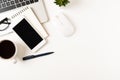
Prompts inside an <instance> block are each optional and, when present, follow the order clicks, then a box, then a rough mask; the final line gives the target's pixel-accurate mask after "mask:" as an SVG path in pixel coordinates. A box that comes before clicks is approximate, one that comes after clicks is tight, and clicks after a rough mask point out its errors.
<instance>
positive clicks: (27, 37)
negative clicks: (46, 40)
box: [13, 19, 43, 49]
mask: <svg viewBox="0 0 120 80" xmlns="http://www.w3.org/2000/svg"><path fill="white" fill-rule="evenodd" d="M13 30H14V31H15V32H16V33H17V34H18V36H19V37H20V38H21V39H22V40H23V41H24V42H25V43H26V44H27V46H28V47H29V48H30V49H33V48H34V47H35V46H36V45H37V44H39V43H40V42H41V41H42V40H43V39H42V37H41V36H40V35H39V34H38V33H37V32H36V31H35V30H34V29H33V28H32V26H31V25H30V24H29V23H28V22H27V21H26V20H25V19H23V20H22V21H20V22H19V23H18V24H17V25H16V26H15V27H14V28H13Z"/></svg>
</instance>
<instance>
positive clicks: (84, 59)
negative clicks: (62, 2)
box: [0, 0, 120, 80]
mask: <svg viewBox="0 0 120 80" xmlns="http://www.w3.org/2000/svg"><path fill="white" fill-rule="evenodd" d="M44 1H45V4H46V8H47V12H48V15H49V22H48V23H46V24H44V27H45V29H46V30H47V32H48V33H49V37H48V43H47V45H45V46H44V47H43V48H42V49H40V50H39V52H40V53H41V52H48V51H54V52H55V53H54V54H52V55H48V56H45V57H40V58H36V59H33V60H29V61H24V62H23V61H22V60H21V57H22V56H23V55H27V54H32V53H30V52H29V51H27V49H26V46H24V45H23V42H22V41H21V40H20V39H19V38H18V37H17V36H16V35H15V34H10V35H9V36H5V37H0V40H2V39H5V38H9V39H12V40H14V41H15V42H16V43H17V44H18V47H19V48H18V49H19V52H18V59H19V60H18V62H17V64H12V63H11V62H5V61H2V60H1V61H0V75H1V76H0V79H1V80H120V37H119V36H120V0H70V1H71V4H69V5H68V6H67V7H66V8H59V7H58V6H56V5H55V4H54V3H53V2H54V0H44ZM59 10H62V11H63V12H64V13H65V15H66V16H67V17H68V18H69V19H70V20H71V21H72V22H73V24H74V26H75V28H76V31H75V33H74V35H73V36H71V37H69V38H66V37H64V36H63V35H62V34H61V33H60V31H59V30H58V28H57V27H56V26H54V25H53V22H54V21H53V16H54V15H55V14H56V13H57V12H58V11H59Z"/></svg>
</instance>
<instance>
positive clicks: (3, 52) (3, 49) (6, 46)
mask: <svg viewBox="0 0 120 80" xmlns="http://www.w3.org/2000/svg"><path fill="white" fill-rule="evenodd" d="M16 54H17V46H16V44H15V43H13V42H12V41H11V40H2V41H0V57H1V58H2V59H3V60H12V61H13V62H14V63H16V58H15V57H16Z"/></svg>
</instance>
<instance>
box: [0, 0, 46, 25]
mask: <svg viewBox="0 0 120 80" xmlns="http://www.w3.org/2000/svg"><path fill="white" fill-rule="evenodd" d="M23 6H28V7H30V8H31V9H32V11H33V12H34V14H35V15H36V17H37V18H38V20H39V21H40V23H45V22H47V21H48V16H47V13H46V10H45V5H44V2H43V0H0V16H2V14H3V15H5V14H6V15H10V14H11V13H12V14H13V13H14V12H15V11H17V10H19V9H20V8H22V7H23Z"/></svg>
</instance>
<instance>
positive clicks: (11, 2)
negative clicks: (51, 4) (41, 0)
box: [0, 0, 38, 13]
mask: <svg viewBox="0 0 120 80" xmlns="http://www.w3.org/2000/svg"><path fill="white" fill-rule="evenodd" d="M35 2H38V0H0V13H1V12H5V11H8V10H12V9H15V8H18V7H21V6H25V5H29V4H32V3H35Z"/></svg>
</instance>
